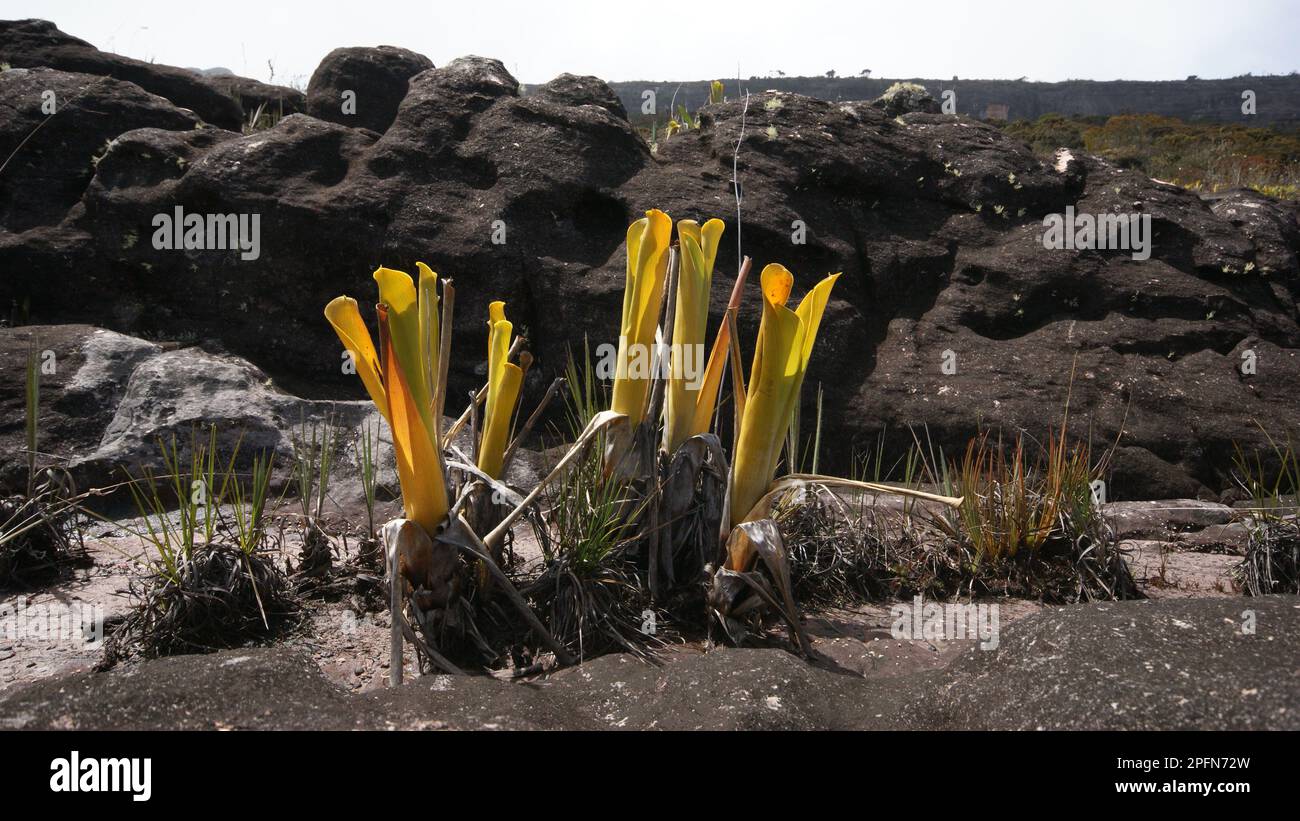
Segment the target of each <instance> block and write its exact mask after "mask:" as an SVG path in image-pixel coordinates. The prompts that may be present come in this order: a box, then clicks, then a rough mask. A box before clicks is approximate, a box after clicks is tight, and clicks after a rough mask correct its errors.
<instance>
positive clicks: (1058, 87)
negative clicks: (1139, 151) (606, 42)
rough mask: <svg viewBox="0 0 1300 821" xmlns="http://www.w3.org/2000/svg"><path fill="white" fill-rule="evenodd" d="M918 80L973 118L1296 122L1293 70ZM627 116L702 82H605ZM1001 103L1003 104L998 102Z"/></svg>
mask: <svg viewBox="0 0 1300 821" xmlns="http://www.w3.org/2000/svg"><path fill="white" fill-rule="evenodd" d="M723 82H724V83H725V84H726V93H727V96H728V97H732V98H734V97H735V95H736V94H737V81H736V80H735V79H730V80H728V79H725V78H724V79H723ZM895 82H899V81H898V80H893V79H874V78H865V77H835V78H829V77H780V78H768V77H756V78H751V79H748V80H744V81H742V82H741V83H740V84H739V87H740V91H741V92H742V93H743V91H744V90H745V89H748V90H749V91H751V92H755V93H757V92H760V91H767V90H776V91H789V92H794V93H797V94H805V95H807V96H809V97H816V98H819V99H822V100H870V99H875V98H876V97H879V96H880V95H881V94H882V93H884V91H885V89H887V88H889V86H890V85H892V84H893V83H895ZM906 82H913V83H920V84H921V85H923V86H925V87H926V89H928V90H929V91H930V93H931V94H933V95H934V97H935V99H940V98H941V96H942V94H943V92H944V91H945V90H948V89H952V90H954V91H955V92H956V104H957V113H959V114H968V115H970V116H972V117H977V118H979V119H986V118H994V119H1000V117H999V116H998V115H999V113H1004V114H1005V117H1006V118H1007V119H1012V120H1032V119H1037V118H1038V117H1040V116H1042V115H1043V114H1048V113H1052V112H1055V113H1058V114H1065V115H1079V116H1110V115H1114V114H1139V113H1140V114H1161V115H1165V116H1169V117H1178V118H1180V119H1183V120H1202V121H1216V122H1234V123H1241V124H1244V125H1279V126H1283V127H1300V75H1296V74H1291V75H1284V76H1270V77H1250V76H1247V77H1233V78H1230V79H1227V80H1200V79H1196V80H1192V79H1189V80H1172V81H1149V82H1148V81H1134V80H1110V81H1094V80H1067V81H1065V82H1061V83H1032V82H1027V81H1018V80H960V79H958V80H925V79H920V78H913V79H910V80H907V81H906ZM610 85H611V86H612V87H613V88H614V91H615V92H616V93H617V94H618V96H619V98H620V99H621V100H622V101H623V105H624V106H626V108H627V110H628V113H629V114H630V115H632V116H633V117H634V118H635V117H636V116H637V115H639V114H640V113H641V111H642V101H643V99H644V98H643V96H642V95H643V94H644V92H645V91H647V90H653V91H654V92H655V94H656V101H657V105H658V111H659V112H660V113H661V114H666V113H667V111H668V108H669V103H670V101H671V100H672V99H673V94H674V93H676V95H677V102H678V103H684V104H685V105H686V107H687V108H688V109H689V110H691V111H694V110H695V109H696V108H698V107H699V106H700V105H701V104H703V103H704V102H705V101H707V100H708V95H709V83H708V82H707V81H700V82H688V83H680V84H679V83H670V82H653V81H631V82H622V83H611V84H610ZM1245 91H1253V92H1254V96H1255V110H1256V114H1255V115H1254V116H1247V115H1244V114H1242V102H1243V98H1242V93H1243V92H1245ZM1003 106H1005V109H1003V108H1002V107H1003Z"/></svg>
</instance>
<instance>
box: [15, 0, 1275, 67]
mask: <svg viewBox="0 0 1300 821" xmlns="http://www.w3.org/2000/svg"><path fill="white" fill-rule="evenodd" d="M21 17H42V18H45V19H48V20H53V21H54V22H55V23H57V24H58V26H59V27H60V28H61V29H63V30H64V31H66V32H68V33H69V34H72V35H74V36H77V37H80V38H82V39H83V40H88V41H90V42H91V43H93V44H94V45H96V46H98V47H99V48H101V49H104V50H107V51H116V52H118V53H120V54H125V55H128V56H131V57H136V58H139V59H142V60H153V61H155V62H159V63H166V64H171V65H179V66H195V67H199V68H211V67H215V66H222V67H225V68H229V69H231V70H232V71H234V72H236V73H237V74H243V75H246V76H249V77H255V78H257V79H260V80H269V79H272V76H271V75H272V71H271V68H270V65H273V66H274V80H275V81H276V82H280V83H286V84H294V83H297V84H302V85H305V84H306V81H307V79H308V78H309V77H310V76H311V72H312V71H313V69H315V67H316V65H317V64H318V63H319V62H320V59H321V57H323V56H324V55H325V54H326V53H327V52H328V51H329V50H330V49H332V48H336V47H338V46H374V45H381V44H389V45H397V46H404V47H406V48H410V49H413V50H415V51H418V52H420V53H422V54H425V55H427V56H428V57H429V58H430V59H432V60H433V62H434V63H435V64H436V65H442V64H444V63H446V62H447V61H449V60H451V59H452V58H454V57H458V56H461V55H464V54H479V55H483V56H486V57H496V58H498V59H500V60H501V61H502V62H504V63H505V65H506V67H507V68H508V69H510V70H511V72H512V73H514V74H515V76H516V77H517V78H518V79H519V80H521V81H522V82H525V83H540V82H545V81H547V80H549V79H551V78H552V77H554V76H555V75H557V74H560V73H562V72H565V71H570V72H573V73H576V74H595V75H597V76H599V77H602V78H604V79H607V80H699V79H712V78H730V77H735V76H737V66H739V74H740V76H742V77H749V76H751V75H758V76H765V75H768V74H769V73H771V72H775V71H776V70H781V71H784V72H785V73H786V74H789V75H796V74H824V73H825V72H826V71H827V70H828V69H834V70H835V71H836V72H837V73H839V74H842V75H852V74H857V73H858V72H860V71H861V70H863V69H871V71H872V74H873V76H876V77H934V78H947V77H952V76H954V75H957V76H960V77H964V78H1010V79H1014V78H1016V77H1021V76H1027V77H1029V78H1030V79H1033V80H1065V79H1072V78H1083V79H1096V80H1111V79H1141V80H1163V79H1182V78H1184V77H1186V76H1188V75H1189V74H1197V75H1200V76H1201V77H1206V78H1210V77H1230V76H1236V75H1239V74H1245V73H1247V72H1252V73H1255V74H1285V73H1288V72H1291V71H1295V70H1298V69H1300V0H1231V1H1229V0H1123V1H1120V0H1082V1H1081V2H1072V3H1068V4H1067V3H1062V2H1041V0H1040V2H1025V1H1024V0H1019V1H1015V0H974V1H973V2H969V3H967V2H961V1H960V0H929V2H927V1H926V0H905V1H904V2H898V1H897V0H895V2H877V1H876V0H856V2H855V1H854V0H848V2H839V3H834V2H823V0H746V1H745V2H733V1H732V0H713V1H712V2H710V0H699V2H680V3H649V2H634V3H628V2H616V1H615V0H604V1H603V2H599V1H597V2H579V1H577V0H575V1H574V2H558V1H557V2H537V0H533V2H520V1H519V0H460V1H458V2H450V3H446V2H428V1H427V0H426V2H414V0H364V2H358V3H339V4H333V3H329V2H311V3H308V2H268V1H267V0H257V1H256V2H252V1H250V0H218V2H209V3H184V2H180V0H125V1H124V0H80V2H77V1H75V0H0V18H3V19H14V18H21ZM268 64H269V65H268Z"/></svg>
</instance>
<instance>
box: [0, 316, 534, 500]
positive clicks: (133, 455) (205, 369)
mask: <svg viewBox="0 0 1300 821" xmlns="http://www.w3.org/2000/svg"><path fill="white" fill-rule="evenodd" d="M205 345H206V347H205ZM29 350H34V351H35V352H36V355H37V363H38V365H40V366H42V375H41V386H40V416H39V420H40V426H39V428H40V434H39V436H40V439H39V441H38V447H37V449H38V451H39V458H38V460H37V467H38V469H40V468H44V467H47V466H50V465H58V466H62V467H64V468H66V469H67V470H68V471H69V472H70V473H71V475H72V477H73V480H74V481H75V482H76V484H77V486H78V487H79V488H82V489H85V488H89V487H106V486H109V485H112V484H116V483H118V482H121V481H123V480H124V479H126V478H127V477H126V475H125V474H124V473H123V472H122V469H123V468H125V469H127V470H128V471H130V473H131V475H132V476H137V477H138V476H140V475H142V471H143V470H145V469H146V468H147V469H150V470H152V471H154V472H155V473H158V474H162V473H165V467H166V466H165V464H164V462H163V456H162V453H161V451H160V448H159V440H160V439H161V440H162V441H163V442H165V443H168V445H169V446H170V443H171V442H172V440H173V437H174V438H175V441H176V444H177V445H178V446H179V447H180V449H181V452H182V453H186V452H187V448H188V445H189V443H190V441H191V437H192V436H193V435H194V434H195V433H196V432H197V433H198V434H199V437H200V439H201V440H203V441H206V439H207V435H208V430H209V428H210V427H215V428H216V431H217V446H218V448H219V451H220V453H221V454H222V456H221V459H222V460H225V459H228V458H230V456H232V455H234V454H235V452H236V450H235V449H236V446H238V454H239V459H238V460H237V461H236V468H237V469H239V470H247V469H248V467H249V465H250V463H251V460H252V458H253V457H254V456H255V455H257V454H272V455H274V457H275V463H276V464H277V465H279V466H280V472H281V474H286V475H287V471H288V467H289V466H290V465H291V464H292V462H293V459H294V450H295V440H296V442H297V444H298V445H299V446H300V447H301V446H304V445H305V444H306V443H308V442H310V441H311V439H312V438H313V437H316V438H317V439H323V438H324V436H325V430H326V428H325V426H326V423H328V424H329V426H330V429H331V431H332V438H333V439H334V447H333V454H334V456H333V460H334V469H333V471H332V474H331V475H332V481H331V492H330V501H331V504H332V505H338V506H339V507H340V508H343V509H344V510H347V511H350V512H356V511H358V510H359V508H358V505H360V503H361V499H362V495H363V490H362V488H361V484H360V474H361V467H362V465H361V454H360V451H359V447H360V444H359V443H360V437H361V435H362V432H363V430H364V431H366V432H368V435H369V436H370V437H371V441H372V443H373V445H374V448H375V450H374V459H375V465H376V479H377V482H378V485H379V487H380V489H381V492H380V499H381V500H385V499H391V498H395V497H396V495H397V488H398V483H397V471H396V463H395V462H394V461H393V460H394V456H393V449H392V434H391V431H390V430H389V428H388V425H387V423H385V422H384V421H383V419H382V417H381V416H380V415H379V412H378V411H377V410H375V408H374V405H373V404H371V403H370V401H369V400H355V401H340V400H330V399H303V398H300V397H298V396H296V395H294V394H292V393H290V392H287V391H286V390H284V389H282V388H281V387H280V386H278V385H276V384H275V383H274V381H273V380H272V379H270V377H268V376H267V375H266V374H265V373H264V372H263V371H262V370H261V369H259V368H257V367H256V366H255V365H252V364H251V363H249V362H247V361H246V360H244V359H242V358H240V357H238V356H234V355H232V354H230V353H227V352H225V351H222V350H221V349H220V344H219V343H216V342H214V341H212V340H207V341H192V342H190V343H187V344H185V345H183V346H181V345H178V344H177V343H175V342H171V343H167V344H165V345H162V344H156V343H153V342H149V341H147V340H143V339H137V338H134V337H130V336H126V335H124V334H119V333H116V332H114V331H107V330H104V329H101V328H93V327H90V326H85V325H51V326H24V327H20V328H0V413H3V417H2V418H3V422H0V491H4V492H10V491H15V490H18V489H20V488H22V487H23V486H24V485H25V484H26V481H27V475H26V464H27V462H26V456H25V452H26V445H25V443H24V435H25V418H26V408H25V399H26V395H25V373H26V361H27V359H26V358H27V355H28V351H29ZM455 445H456V446H457V447H459V448H460V449H461V451H462V452H472V451H471V450H470V448H471V446H470V443H469V432H468V430H467V429H462V433H461V434H459V435H458V437H457V439H456V440H455ZM186 458H187V457H186ZM541 470H542V462H541V457H540V455H539V454H536V453H535V452H533V451H530V450H528V449H526V448H521V449H520V450H519V453H518V456H517V458H516V459H515V460H514V461H513V462H512V463H511V465H510V468H509V470H508V471H507V474H506V481H507V482H509V483H511V484H512V485H515V486H519V487H524V486H527V487H531V485H530V482H533V483H535V481H536V479H537V478H538V475H539V473H540V472H541ZM331 509H332V508H331Z"/></svg>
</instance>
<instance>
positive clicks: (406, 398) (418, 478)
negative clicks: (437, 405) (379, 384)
mask: <svg viewBox="0 0 1300 821" xmlns="http://www.w3.org/2000/svg"><path fill="white" fill-rule="evenodd" d="M379 323H380V340H381V342H380V345H381V347H382V348H383V365H384V371H383V374H384V384H385V385H387V386H388V399H389V409H390V411H391V414H392V415H391V417H390V423H391V426H392V429H393V450H394V451H395V453H396V457H397V477H398V480H399V481H400V482H401V485H402V507H403V508H404V509H405V513H406V518H408V519H412V520H414V521H416V522H419V523H420V525H421V526H422V527H424V529H425V530H427V531H428V532H429V533H430V534H433V533H434V532H435V530H436V528H437V527H438V525H439V524H440V523H441V522H442V521H443V520H444V519H445V518H446V517H447V510H448V508H449V504H448V501H447V483H446V478H445V476H444V475H443V470H442V458H441V455H440V454H439V453H438V452H437V450H435V448H434V446H433V440H432V438H431V437H430V435H429V429H428V428H427V427H426V426H425V425H424V423H423V421H421V419H420V414H419V409H418V407H417V406H416V401H415V398H414V396H413V395H412V392H411V389H410V384H409V382H408V380H407V379H406V373H405V371H404V370H403V369H402V366H401V363H400V356H399V355H398V353H397V349H396V345H395V344H394V339H393V335H392V328H393V326H392V322H391V319H390V316H389V308H388V306H387V305H385V304H381V305H380V307H379Z"/></svg>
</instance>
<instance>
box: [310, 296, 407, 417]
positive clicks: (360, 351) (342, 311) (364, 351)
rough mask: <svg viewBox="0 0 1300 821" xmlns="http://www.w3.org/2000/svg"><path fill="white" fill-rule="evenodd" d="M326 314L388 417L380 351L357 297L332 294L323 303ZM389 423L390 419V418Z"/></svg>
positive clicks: (371, 392)
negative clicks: (331, 297) (368, 327)
mask: <svg viewBox="0 0 1300 821" xmlns="http://www.w3.org/2000/svg"><path fill="white" fill-rule="evenodd" d="M325 318H326V319H327V320H329V323H330V325H332V326H333V327H334V332H335V333H336V334H338V335H339V340H340V341H342V343H343V347H344V348H347V350H348V351H349V352H350V353H351V355H352V363H353V364H354V365H355V366H356V369H357V376H360V377H361V384H363V385H365V387H366V393H368V394H370V399H371V401H373V402H374V403H375V407H376V408H378V409H379V413H380V414H381V415H382V416H383V417H384V418H385V419H388V418H389V417H388V398H387V396H386V395H385V393H384V382H383V380H382V379H381V378H380V376H379V355H378V354H377V353H375V343H374V342H373V341H371V339H370V331H369V330H368V329H367V328H366V323H365V320H363V319H362V318H361V311H360V310H359V309H358V308H357V301H356V300H355V299H353V298H352V297H350V296H340V297H335V298H334V299H332V300H330V303H329V304H328V305H326V306H325ZM389 423H390V424H391V423H392V420H389Z"/></svg>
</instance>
